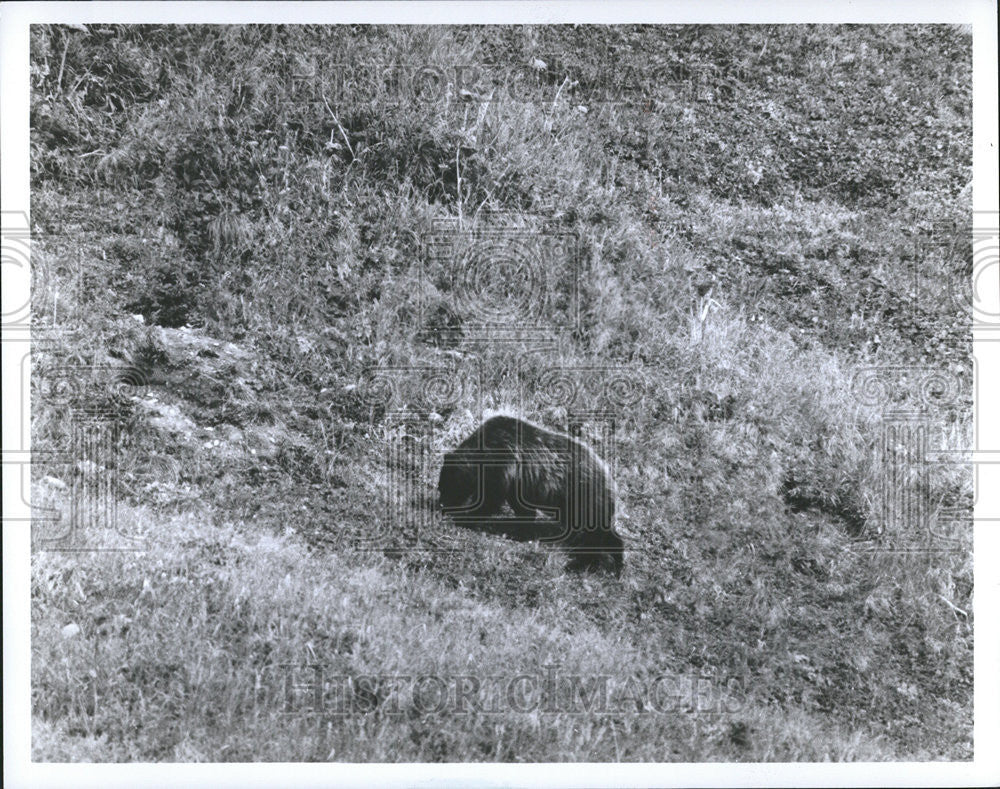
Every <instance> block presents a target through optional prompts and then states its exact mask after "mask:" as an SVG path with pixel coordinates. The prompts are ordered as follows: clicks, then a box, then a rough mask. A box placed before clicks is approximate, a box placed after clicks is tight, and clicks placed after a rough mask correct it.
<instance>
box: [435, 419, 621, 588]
mask: <svg viewBox="0 0 1000 789" xmlns="http://www.w3.org/2000/svg"><path fill="white" fill-rule="evenodd" d="M438 501H439V504H440V507H441V510H442V511H443V513H444V514H445V515H447V516H449V517H450V518H451V519H452V521H453V522H455V523H456V524H457V525H460V526H465V527H468V528H474V529H477V530H480V531H486V532H490V533H499V534H503V535H505V536H508V537H512V538H514V539H517V540H522V541H527V540H533V539H540V540H542V541H543V542H547V543H551V544H554V545H558V546H560V547H563V548H565V549H566V550H567V551H568V552H569V553H570V555H571V556H572V557H573V558H572V560H571V562H570V565H569V566H570V568H571V569H574V570H590V569H601V568H603V567H607V566H608V565H609V564H610V567H611V569H613V570H614V572H615V574H616V575H620V574H621V571H622V568H623V566H624V555H623V554H624V549H625V544H624V542H623V541H622V539H621V537H619V536H618V534H616V533H615V530H614V515H615V486H614V482H613V481H612V479H611V475H610V472H609V471H608V467H607V465H606V464H605V463H604V461H603V460H601V458H600V457H598V456H597V454H596V453H595V452H594V451H593V450H592V449H591V448H590V447H589V446H587V444H585V443H584V442H583V441H581V440H579V439H576V438H573V437H571V436H568V435H565V434H563V433H557V432H555V431H553V430H548V429H547V428H544V427H542V426H540V425H536V424H534V423H532V422H529V421H528V420H526V419H520V418H518V417H514V416H505V415H501V416H494V417H491V418H489V419H487V420H486V421H485V422H483V424H482V425H480V426H479V428H477V429H476V430H475V431H474V432H473V433H472V435H470V436H469V437H468V438H466V439H465V440H464V441H463V442H462V443H461V444H459V445H458V447H457V448H456V449H455V450H454V451H452V452H447V453H445V456H444V461H443V463H442V465H441V474H440V477H439V478H438ZM505 503H506V504H507V505H509V506H510V509H511V510H512V512H513V513H514V517H513V518H509V517H508V518H500V519H498V518H496V516H497V515H499V514H500V511H501V509H502V508H503V505H504V504H505ZM539 512H540V513H542V514H543V515H545V516H547V517H545V518H541V519H539V518H537V514H538V513H539Z"/></svg>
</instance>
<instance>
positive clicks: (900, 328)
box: [31, 26, 972, 761]
mask: <svg viewBox="0 0 1000 789" xmlns="http://www.w3.org/2000/svg"><path fill="white" fill-rule="evenodd" d="M31 44H32V96H31V119H32V163H31V164H32V174H33V183H32V223H33V230H34V231H35V234H36V237H37V241H36V243H35V245H34V252H33V256H34V257H33V266H34V269H35V271H36V274H37V280H38V281H37V285H36V287H35V289H34V293H33V299H34V317H33V320H34V327H35V333H36V336H37V337H39V338H42V339H44V342H40V343H39V345H38V348H37V351H36V353H35V354H34V364H35V369H34V375H35V381H36V384H37V386H36V390H37V394H36V398H35V400H34V410H33V425H32V432H33V446H34V447H35V448H36V449H40V450H46V449H51V450H54V451H56V452H59V451H65V450H66V448H67V441H68V439H69V437H70V436H72V435H74V430H78V429H79V425H80V424H83V422H82V421H81V419H82V416H81V415H83V414H91V415H92V414H94V413H98V414H99V415H100V425H101V429H102V430H104V431H105V433H106V435H107V436H108V437H110V438H109V441H110V443H109V444H106V445H105V446H108V447H110V451H106V452H105V455H103V456H96V457H93V458H90V459H89V460H88V461H87V463H82V462H75V460H76V458H73V460H74V462H70V463H66V464H59V463H56V462H53V464H52V465H51V466H50V467H43V468H42V469H41V472H40V473H38V474H37V476H38V477H39V478H43V477H44V478H45V479H44V480H43V481H42V482H40V483H39V484H38V485H37V486H36V490H35V496H36V506H41V505H46V506H50V507H53V508H56V509H59V510H61V511H63V512H68V511H69V503H68V501H69V496H70V494H72V492H74V491H79V490H81V489H83V487H85V486H86V485H88V484H91V483H90V482H88V480H91V481H92V480H93V479H95V478H96V479H98V480H100V479H101V478H104V480H105V481H109V480H113V485H111V488H112V489H113V496H114V498H115V500H116V502H117V510H116V513H117V514H116V520H115V522H114V523H113V524H108V523H106V522H105V523H101V522H97V523H93V524H90V525H86V527H85V528H82V529H80V530H79V531H78V533H76V534H74V535H72V537H73V539H79V540H82V541H83V542H84V543H85V544H87V545H90V546H92V547H93V546H104V547H109V546H111V545H114V544H115V543H116V541H120V540H121V534H122V533H124V534H126V535H128V536H132V537H136V538H137V539H140V540H141V541H142V543H141V544H142V545H144V546H145V548H146V550H145V552H143V553H134V552H126V553H113V552H106V551H95V552H84V553H73V554H61V553H57V552H50V551H45V550H41V551H39V552H38V553H36V554H35V556H34V564H33V568H32V569H33V610H32V634H33V645H32V649H33V657H34V659H33V699H34V726H35V730H34V750H35V758H36V759H42V760H50V759H56V760H58V759H71V760H73V759H94V760H151V759H152V760H185V759H192V760H247V759H251V760H252V759H268V760H290V761H294V760H324V759H337V760H346V761H364V760H391V761H396V760H401V761H408V760H432V761H433V760H450V761H463V760H512V761H546V760H593V761H605V760H650V761H659V760H663V761H671V760H688V761H698V760H826V759H829V760H847V759H874V760H877V759H968V758H970V757H971V754H972V601H971V594H972V553H971V530H970V529H968V528H967V525H968V524H967V523H966V522H965V520H963V519H962V518H961V517H959V516H956V515H955V513H961V512H963V511H968V508H969V507H970V502H971V477H970V475H969V474H968V473H967V469H965V468H964V467H960V466H953V467H946V466H934V467H928V468H927V469H923V470H921V471H920V473H917V472H916V471H913V470H912V469H910V470H909V472H907V473H909V476H905V475H904V477H905V478H902V479H896V480H894V481H893V482H892V484H894V485H896V486H897V488H896V489H894V490H896V492H897V493H899V495H900V496H901V497H906V496H912V497H915V499H916V500H919V501H920V502H923V504H922V505H921V506H923V507H924V510H925V514H926V521H927V523H928V524H931V525H932V527H933V528H932V530H928V529H927V528H924V527H923V526H922V525H921V523H920V522H915V521H907V520H905V519H903V520H901V519H899V518H895V519H894V518H889V519H888V520H887V519H886V517H885V506H886V505H885V501H886V494H885V490H886V485H887V484H889V483H888V481H887V474H888V473H889V470H890V468H894V467H893V466H892V463H891V462H889V461H887V460H886V458H887V457H889V458H890V460H891V457H890V456H891V455H892V450H891V449H890V450H887V449H885V447H886V446H887V445H886V444H885V443H884V441H883V438H884V436H886V435H888V434H887V433H886V432H885V430H886V429H887V422H886V420H885V419H884V418H883V411H897V412H898V411H908V412H912V413H914V414H917V416H918V417H919V419H920V423H921V424H924V425H926V426H927V427H928V429H929V430H931V431H932V433H933V436H932V437H933V440H936V441H940V442H944V443H945V445H948V446H963V445H966V444H967V442H968V434H969V431H970V425H971V409H970V404H971V385H970V382H971V374H972V371H971V363H970V337H969V320H968V315H967V312H966V311H964V310H963V308H962V304H963V299H964V298H965V296H966V291H967V288H968V277H969V272H970V266H971V251H970V249H969V248H968V244H969V241H968V240H967V239H966V237H965V235H963V233H962V231H963V229H964V228H965V227H966V226H967V223H968V217H969V212H970V203H969V190H968V189H967V185H968V183H969V181H970V178H971V36H970V34H969V33H968V31H964V30H960V29H955V28H949V27H942V26H925V27H909V28H904V27H890V26H887V27H877V28H874V27H857V26H848V27H837V28H828V27H814V26H794V27H792V26H784V27H767V26H754V27H744V28H728V27H724V28H717V27H665V28H642V27H614V28H602V29H594V28H587V27H583V26H578V27H570V26H559V27H551V28H541V27H538V28H517V27H496V28H479V27H467V28H395V27H381V28H375V27H365V26H354V27H342V28H292V27H281V26H275V27H239V28H237V27H211V28H209V27H202V28H198V27H169V28H168V27H120V26H93V27H89V28H87V29H86V30H85V31H84V30H79V29H75V28H74V29H70V28H59V27H48V26H38V27H34V28H33V29H32V42H31ZM441 228H445V229H446V235H447V233H449V232H451V231H450V230H448V229H449V228H451V229H453V228H458V230H457V231H456V232H454V233H452V235H451V236H450V237H451V238H465V236H464V235H463V234H464V233H466V232H474V231H475V229H476V228H486V229H487V230H489V231H491V232H494V231H495V232H498V233H500V235H501V237H503V238H507V239H510V238H521V237H522V236H527V237H530V238H532V239H534V241H533V242H532V243H535V244H542V246H543V247H544V245H545V244H555V243H557V242H558V243H559V244H561V243H563V240H564V239H570V240H571V246H570V247H568V249H571V251H572V254H569V253H567V254H566V255H563V256H549V257H546V256H543V255H542V253H537V254H539V255H540V257H538V258H537V259H535V263H544V265H538V266H537V267H536V268H535V269H534V270H533V271H534V272H535V273H538V274H539V276H542V277H543V279H544V284H539V282H536V283H535V289H534V290H531V289H529V288H528V287H527V285H523V284H521V281H520V280H518V279H516V278H508V277H506V276H505V275H503V272H505V271H508V269H505V268H504V266H506V265H507V262H506V261H507V258H506V257H504V254H505V253H504V254H499V255H496V256H495V257H493V258H489V257H488V258H487V263H488V264H489V265H490V266H493V268H492V269H489V268H488V269H487V273H486V275H485V276H486V279H485V280H483V283H484V287H485V288H486V293H487V295H488V296H489V299H487V301H489V300H490V299H492V300H493V301H494V302H495V303H497V304H501V303H502V304H507V305H514V307H515V308H516V307H517V305H518V304H521V305H525V306H526V307H532V306H534V305H537V304H540V303H541V304H543V305H544V309H543V314H544V316H545V317H546V319H547V320H550V321H551V322H552V323H553V324H554V325H556V326H557V327H558V329H559V331H557V332H556V333H555V334H556V336H555V338H554V340H553V342H550V343H548V344H546V345H539V344H537V343H536V342H534V340H532V338H531V337H529V336H526V335H523V334H521V335H519V334H516V333H514V334H508V335H505V336H504V337H503V340H504V341H503V342H493V343H483V342H470V339H474V338H475V337H476V332H477V331H479V330H478V329H477V326H476V322H477V315H476V314H475V309H470V307H469V304H468V300H467V297H468V295H469V293H470V290H469V289H468V288H467V287H466V286H463V285H462V284H461V283H458V282H457V281H456V279H455V277H454V260H451V259H449V258H448V256H447V255H444V256H442V255H441V254H438V253H437V252H436V250H439V246H435V245H436V244H439V241H438V239H439V238H440V236H441V233H442V230H441ZM470 228H471V229H472V230H470ZM539 239H540V241H539ZM534 248H535V247H533V249H534ZM558 248H559V249H564V248H563V247H558ZM533 254H535V253H533ZM491 272H492V273H491ZM498 272H499V274H498ZM573 283H575V285H573ZM463 288H465V289H464V290H463ZM543 297H544V298H543ZM539 349H540V350H539ZM390 368H395V369H403V370H408V371H410V372H409V373H408V375H409V376H410V377H406V376H404V377H403V379H401V380H402V383H401V384H399V385H398V386H397V389H396V394H397V398H396V400H395V401H394V402H392V403H389V402H387V401H386V399H385V397H384V396H379V393H378V391H377V390H376V389H375V388H374V387H373V386H372V371H373V370H375V371H378V370H387V369H390ZM605 368H607V369H615V370H623V369H624V370H629V371H630V373H629V375H631V376H632V379H631V382H632V383H636V382H637V381H638V382H639V383H641V390H642V395H641V397H640V398H639V399H638V400H637V401H635V402H632V403H630V404H629V406H628V407H627V408H622V409H621V410H620V412H619V413H618V414H617V415H616V416H617V418H616V421H615V435H614V444H613V448H614V452H613V457H611V458H609V459H610V460H613V463H614V466H615V471H616V479H617V483H618V487H619V489H620V491H621V510H622V513H621V517H620V527H621V531H622V532H623V534H624V535H625V536H626V537H627V538H628V542H629V554H628V559H627V567H626V572H625V574H624V575H623V577H622V578H621V579H620V580H616V579H612V578H610V577H604V576H601V575H595V576H589V575H583V576H577V575H572V574H566V573H565V572H564V570H563V566H562V561H561V559H560V557H559V556H558V555H556V554H554V553H553V552H552V551H549V550H546V549H544V547H542V546H539V545H537V544H531V543H525V544H521V543H514V542H510V541H505V540H502V539H499V538H491V537H486V536H483V535H481V534H474V533H464V532H459V533H456V530H455V529H454V528H452V527H450V526H449V525H448V524H446V523H443V522H441V520H440V518H438V517H437V516H436V515H435V514H434V513H433V512H432V507H430V506H429V504H430V503H432V500H433V491H432V486H433V483H434V480H435V474H436V469H435V467H434V464H435V462H436V458H438V457H439V456H440V453H441V452H442V451H443V450H445V449H448V448H450V447H453V446H454V445H455V444H456V443H457V442H458V441H459V440H461V438H462V437H463V436H464V435H466V434H467V433H468V432H469V430H470V429H471V428H472V427H473V426H474V424H475V422H476V420H477V419H478V418H479V417H480V415H481V412H482V410H483V409H510V408H515V409H517V410H519V411H520V412H522V413H523V414H524V415H525V416H528V417H531V418H533V419H537V420H538V421H540V422H543V423H546V424H549V425H552V426H560V425H562V424H564V423H565V420H566V418H567V414H568V412H569V411H570V410H572V408H573V405H574V404H573V403H569V405H567V403H568V402H569V401H567V400H566V399H565V398H563V399H560V397H558V396H554V395H553V392H558V391H559V390H558V389H557V388H553V385H551V376H552V374H553V373H559V372H560V371H566V370H581V369H587V370H593V369H605ZM428 369H431V370H437V371H439V372H440V371H446V374H447V375H448V376H449V377H450V380H451V381H452V383H454V382H458V383H459V384H460V385H457V386H453V387H448V386H446V387H445V389H446V390H447V391H446V392H445V393H444V394H441V392H439V391H437V390H428V389H426V388H425V389H424V390H421V386H422V385H425V384H427V385H429V384H428V381H427V380H423V379H420V378H419V375H421V374H422V373H419V372H417V371H426V370H428ZM67 370H69V372H67ZM872 371H874V372H875V377H874V378H873V377H872ZM879 376H881V377H879ZM591 380H592V379H590V378H586V377H584V378H581V379H579V380H574V382H573V383H574V385H575V384H579V385H580V386H581V387H583V388H584V389H585V388H586V386H588V385H589V382H591ZM67 382H69V383H70V384H72V385H69V386H65V387H63V384H66V383H67ZM470 382H475V384H476V385H475V386H472V385H471V383H470ZM547 382H548V383H547ZM440 384H441V381H440V380H438V381H437V384H435V385H440ZM60 387H63V388H60ZM921 387H922V388H921ZM428 391H432V393H433V392H437V394H435V396H433V397H431V396H430V395H428V394H427V392H428ZM383 394H384V393H383ZM577 405H578V404H577ZM390 406H391V408H390ZM393 409H394V412H393V413H388V412H390V411H393ZM400 414H413V415H418V414H423V416H424V417H425V419H424V421H423V422H422V423H421V424H422V425H423V427H419V428H418V427H416V426H415V425H414V423H412V422H410V421H407V419H405V418H401V417H400ZM584 427H585V429H587V430H590V431H592V432H591V433H590V434H589V437H590V438H591V439H592V440H595V441H596V440H598V437H599V436H598V434H597V433H596V432H593V431H595V430H596V427H595V426H594V425H593V424H589V425H585V426H584ZM893 435H895V434H893ZM400 446H404V447H408V448H409V450H412V451H409V450H408V452H407V454H405V455H404V456H402V457H398V456H395V455H392V454H391V453H387V448H388V447H400ZM887 453H888V454H887ZM387 455H388V456H387ZM88 463H89V465H88ZM394 463H395V464H397V466H398V467H397V466H394V465H393V464H394ZM396 472H402V473H403V476H405V477H406V478H407V479H411V480H413V487H412V489H410V488H408V489H407V492H406V495H407V496H409V497H410V498H408V499H407V500H406V501H405V502H404V504H406V506H407V507H409V509H407V510H406V512H407V513H409V515H410V516H412V518H409V516H407V517H408V518H409V519H404V520H398V519H395V520H394V519H392V518H390V517H388V515H387V511H386V510H385V508H384V504H385V502H386V499H387V497H388V496H389V493H390V488H389V480H390V479H393V478H394V477H393V474H394V473H396ZM910 472H912V473H910ZM102 484H103V483H102ZM52 538H53V535H52V534H49V533H46V531H45V529H44V527H41V526H40V527H38V532H37V534H36V540H37V542H38V544H39V547H41V548H45V547H46V546H51V544H52V543H50V542H46V540H49V539H52ZM309 667H319V668H318V669H317V668H309ZM317 671H319V672H320V673H319V674H317V673H316V672H317ZM310 672H312V673H310ZM317 676H320V677H321V678H322V679H320V680H317ZM401 677H407V678H408V679H407V680H406V681H402V680H400V678H401ZM415 677H423V678H430V679H425V680H424V681H423V683H422V684H419V686H418V683H416V682H415V681H412V680H413V678H415ZM524 677H527V678H528V679H523V680H522V679H518V678H524ZM553 677H556V679H552V678H553ZM574 678H575V679H574ZM550 680H551V681H552V682H553V683H554V685H553V687H555V688H556V690H555V691H552V693H553V694H554V695H550V696H545V693H547V692H549V691H548V690H546V688H548V687H549V686H547V685H546V684H545V683H546V682H547V681H550ZM559 682H562V683H563V685H559ZM470 683H471V684H470ZM491 683H492V685H491ZM574 683H575V684H574ZM588 683H589V684H588ZM605 683H606V685H607V687H608V688H609V690H608V699H607V705H606V708H604V709H602V708H601V706H600V703H599V702H600V689H601V688H602V687H604V684H605ZM497 687H499V688H501V690H500V691H497V690H496V689H497ZM560 687H562V688H563V689H564V690H565V688H567V687H568V688H569V690H568V691H567V693H568V695H566V696H565V697H563V696H560V695H559V692H560V691H559V690H558V688H560ZM664 687H669V691H668V693H667V696H668V698H669V699H672V701H668V702H664V701H663V700H662V698H658V697H657V696H656V693H658V692H662V689H663V688H664ZM277 688H281V689H282V690H280V692H279V690H277ZM288 688H292V689H293V690H294V692H292V691H289V693H285V690H287V689H288ZM303 688H305V689H306V690H305V691H303V690H302V689H303ZM317 688H319V695H318V696H316V695H315V693H314V692H315V691H316V689H317ZM442 688H443V689H444V690H442ZM491 688H492V690H491ZM511 688H513V690H512V689H511ZM594 688H597V691H595V690H594ZM549 690H551V688H549ZM302 693H307V694H314V695H313V696H311V697H310V698H311V699H312V700H311V701H306V700H304V699H303V697H302ZM442 693H444V694H445V695H444V697H446V698H447V699H448V700H447V702H442V701H441V698H443V697H442V695H441V694H442ZM463 693H465V695H464V696H463V695H462V694H463ZM491 693H492V694H493V696H491V695H490V694H491ZM594 693H597V696H596V697H595V695H594ZM289 694H290V695H289ZM533 694H534V695H533ZM574 694H575V695H574ZM581 694H582V695H581ZM490 698H494V701H490V700H489V699H490ZM317 699H319V701H317ZM345 699H347V700H348V701H347V702H345ZM463 699H464V700H465V701H468V702H469V705H468V707H466V706H464V704H465V702H464V701H463ZM470 699H471V701H470ZM495 699H499V700H498V701H496V700H495ZM553 699H555V701H553ZM345 703H346V704H347V710H346V711H345V710H344V708H343V705H344V704H345ZM338 704H340V705H341V706H340V707H338V706H337V705H338ZM491 704H492V705H493V706H491ZM657 705H659V706H657ZM317 706H318V709H317V708H316V707H317Z"/></svg>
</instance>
